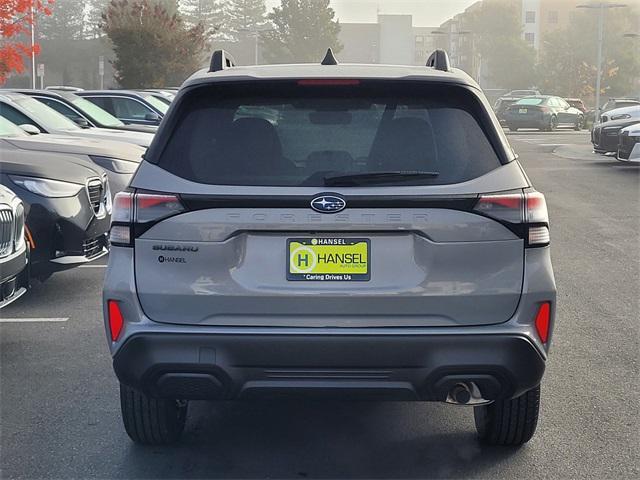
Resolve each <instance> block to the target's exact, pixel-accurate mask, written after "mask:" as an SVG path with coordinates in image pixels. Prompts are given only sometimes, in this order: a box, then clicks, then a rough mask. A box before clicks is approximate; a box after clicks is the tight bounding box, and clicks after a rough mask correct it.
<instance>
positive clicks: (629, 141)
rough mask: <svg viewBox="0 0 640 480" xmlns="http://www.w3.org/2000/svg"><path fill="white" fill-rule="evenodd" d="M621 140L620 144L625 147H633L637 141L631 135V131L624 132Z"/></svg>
mask: <svg viewBox="0 0 640 480" xmlns="http://www.w3.org/2000/svg"><path fill="white" fill-rule="evenodd" d="M619 140H620V146H623V147H631V146H633V144H634V143H635V140H634V139H633V138H631V137H630V136H629V132H624V133H622V134H620V137H619Z"/></svg>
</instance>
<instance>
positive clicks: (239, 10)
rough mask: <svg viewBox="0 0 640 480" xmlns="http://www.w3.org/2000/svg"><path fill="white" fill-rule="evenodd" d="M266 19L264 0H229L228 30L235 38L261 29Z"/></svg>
mask: <svg viewBox="0 0 640 480" xmlns="http://www.w3.org/2000/svg"><path fill="white" fill-rule="evenodd" d="M266 21H267V7H266V6H265V2H264V0H230V3H229V31H230V32H231V34H232V35H233V36H234V37H236V39H237V38H238V37H243V36H246V35H247V33H250V32H259V31H261V30H263V29H264V27H265V24H266Z"/></svg>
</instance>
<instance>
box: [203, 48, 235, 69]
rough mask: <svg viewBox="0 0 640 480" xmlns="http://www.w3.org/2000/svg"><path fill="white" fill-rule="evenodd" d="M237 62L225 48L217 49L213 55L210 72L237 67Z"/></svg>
mask: <svg viewBox="0 0 640 480" xmlns="http://www.w3.org/2000/svg"><path fill="white" fill-rule="evenodd" d="M235 66H236V62H235V60H234V59H233V57H232V56H231V55H230V54H229V52H226V51H224V50H216V51H215V52H213V54H212V55H211V65H210V66H209V71H210V72H219V71H220V70H225V69H227V68H231V67H235Z"/></svg>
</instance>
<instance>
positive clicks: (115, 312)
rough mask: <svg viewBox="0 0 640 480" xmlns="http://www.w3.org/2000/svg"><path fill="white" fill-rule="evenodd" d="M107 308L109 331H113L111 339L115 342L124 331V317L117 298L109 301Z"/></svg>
mask: <svg viewBox="0 0 640 480" xmlns="http://www.w3.org/2000/svg"><path fill="white" fill-rule="evenodd" d="M107 309H108V311H109V331H110V333H111V341H112V342H115V341H116V340H118V337H119V336H120V333H121V332H122V327H123V326H124V318H123V317H122V312H121V311H120V306H119V305H118V302H116V301H115V300H108V301H107Z"/></svg>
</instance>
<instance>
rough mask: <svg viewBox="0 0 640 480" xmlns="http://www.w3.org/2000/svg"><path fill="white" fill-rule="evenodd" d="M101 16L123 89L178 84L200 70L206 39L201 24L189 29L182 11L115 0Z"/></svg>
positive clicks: (132, 0)
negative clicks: (111, 45) (180, 12)
mask: <svg viewBox="0 0 640 480" xmlns="http://www.w3.org/2000/svg"><path fill="white" fill-rule="evenodd" d="M102 18H103V23H102V28H103V30H104V32H105V33H106V34H107V36H108V37H109V40H111V43H112V44H113V51H114V54H115V59H114V60H113V62H112V64H113V66H114V68H115V70H116V75H115V77H116V81H117V82H118V84H119V85H120V86H121V87H124V88H145V87H146V88H148V87H166V86H173V85H179V84H180V83H182V82H183V81H184V79H185V78H186V77H188V76H189V75H190V74H191V73H193V72H194V71H195V70H197V69H198V67H199V62H200V58H201V53H202V51H203V49H204V46H205V40H206V38H205V33H204V26H203V25H202V24H197V25H195V26H192V27H190V26H187V25H186V24H185V23H184V21H183V20H182V18H181V17H180V14H179V13H178V12H177V11H175V12H170V11H168V10H167V8H166V7H165V6H164V5H163V4H161V3H160V2H158V1H152V0H112V2H111V3H110V4H109V6H108V7H107V10H106V12H105V13H104V14H103V17H102Z"/></svg>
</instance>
